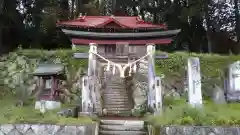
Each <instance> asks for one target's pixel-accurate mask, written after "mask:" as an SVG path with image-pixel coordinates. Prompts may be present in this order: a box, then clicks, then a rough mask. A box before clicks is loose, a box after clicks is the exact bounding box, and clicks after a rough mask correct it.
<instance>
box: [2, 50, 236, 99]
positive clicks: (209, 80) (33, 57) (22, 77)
mask: <svg viewBox="0 0 240 135" xmlns="http://www.w3.org/2000/svg"><path fill="white" fill-rule="evenodd" d="M87 50H88V49H87V48H83V49H82V48H81V49H78V52H79V51H80V52H86V51H87ZM73 52H75V51H72V50H55V51H44V50H17V51H15V52H12V53H10V54H8V55H6V56H3V57H2V58H1V64H0V68H1V76H0V82H1V89H2V90H1V94H0V98H1V99H2V100H4V99H5V98H4V97H5V96H6V95H9V94H11V95H14V98H13V100H26V102H29V100H28V99H31V101H32V98H33V97H31V94H30V93H29V91H28V90H29V87H31V85H32V83H33V80H34V79H33V76H31V75H30V73H31V72H32V71H33V70H34V69H35V68H36V66H37V65H38V63H40V62H41V61H48V62H51V63H63V64H64V65H65V66H66V75H67V77H68V80H67V82H68V83H69V87H68V88H69V92H70V93H72V94H73V97H74V98H72V100H78V99H79V98H80V95H81V90H79V89H76V87H75V86H74V83H73V80H75V79H76V76H77V75H79V72H84V71H85V70H86V68H87V59H85V60H84V59H74V58H73V57H72V54H73ZM168 55H169V58H168V59H161V60H156V72H157V74H158V75H161V74H164V76H165V78H164V80H168V79H169V78H171V79H172V80H182V82H183V80H184V78H185V68H186V62H187V58H188V57H190V56H193V57H199V58H200V61H201V72H202V87H203V88H202V89H203V93H205V94H204V95H207V96H208V93H211V91H212V86H213V85H214V84H217V85H219V86H222V84H223V77H224V70H225V69H226V68H227V66H228V65H229V64H230V63H233V62H234V61H237V60H239V59H240V56H220V55H210V54H189V53H184V52H176V53H171V54H168ZM23 93H28V94H23ZM13 100H11V101H12V102H13V103H12V104H14V102H15V101H13ZM8 101H9V100H8ZM9 102H10V101H9Z"/></svg>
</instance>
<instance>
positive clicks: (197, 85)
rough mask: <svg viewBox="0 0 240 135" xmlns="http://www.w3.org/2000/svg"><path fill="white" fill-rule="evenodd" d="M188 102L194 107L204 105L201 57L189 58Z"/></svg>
mask: <svg viewBox="0 0 240 135" xmlns="http://www.w3.org/2000/svg"><path fill="white" fill-rule="evenodd" d="M187 69H188V102H189V104H190V105H192V106H193V107H196V106H201V105H202V90H201V73H200V62H199V58H197V57H191V58H188V68H187Z"/></svg>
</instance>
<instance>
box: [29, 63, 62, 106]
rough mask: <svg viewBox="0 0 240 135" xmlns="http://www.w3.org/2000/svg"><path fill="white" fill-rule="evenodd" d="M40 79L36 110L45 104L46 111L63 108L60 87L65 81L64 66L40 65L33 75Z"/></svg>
mask: <svg viewBox="0 0 240 135" xmlns="http://www.w3.org/2000/svg"><path fill="white" fill-rule="evenodd" d="M33 75H34V76H37V77H38V91H37V100H36V103H35V109H39V108H40V106H41V105H43V104H44V106H45V108H46V109H55V108H59V107H61V102H60V93H61V90H60V86H61V81H62V80H65V76H64V66H63V65H61V64H40V65H38V67H37V69H36V70H35V71H34V73H33Z"/></svg>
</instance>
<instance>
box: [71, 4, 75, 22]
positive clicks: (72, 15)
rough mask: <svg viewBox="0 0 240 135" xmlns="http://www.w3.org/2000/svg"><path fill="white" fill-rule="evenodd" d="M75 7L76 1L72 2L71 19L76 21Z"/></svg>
mask: <svg viewBox="0 0 240 135" xmlns="http://www.w3.org/2000/svg"><path fill="white" fill-rule="evenodd" d="M74 5H75V0H72V3H71V19H74Z"/></svg>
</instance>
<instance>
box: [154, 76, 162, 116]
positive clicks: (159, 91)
mask: <svg viewBox="0 0 240 135" xmlns="http://www.w3.org/2000/svg"><path fill="white" fill-rule="evenodd" d="M161 84H162V83H161V78H160V77H155V88H156V89H155V104H156V109H157V113H161V112H162V85H161Z"/></svg>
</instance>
